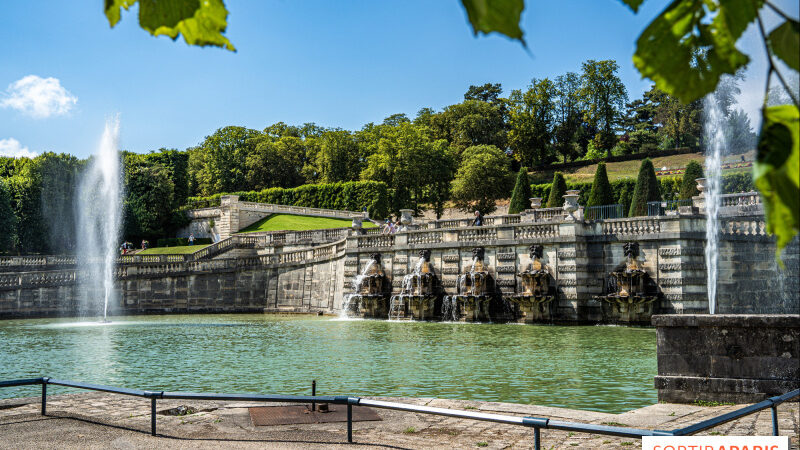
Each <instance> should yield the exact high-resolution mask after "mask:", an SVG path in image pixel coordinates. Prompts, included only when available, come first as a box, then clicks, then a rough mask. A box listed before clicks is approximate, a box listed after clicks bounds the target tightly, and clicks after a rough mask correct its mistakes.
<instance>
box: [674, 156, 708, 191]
mask: <svg viewBox="0 0 800 450" xmlns="http://www.w3.org/2000/svg"><path fill="white" fill-rule="evenodd" d="M698 178H703V166H701V165H700V163H698V162H697V161H689V164H687V165H686V170H685V171H684V172H683V180H681V191H680V193H679V196H678V197H679V198H680V199H684V200H685V199H691V198H692V197H694V196H695V195H700V191H699V190H698V189H697V179H698Z"/></svg>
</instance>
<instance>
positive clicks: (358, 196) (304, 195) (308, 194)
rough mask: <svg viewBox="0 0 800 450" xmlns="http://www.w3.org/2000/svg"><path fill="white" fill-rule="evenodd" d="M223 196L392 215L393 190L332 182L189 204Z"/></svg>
mask: <svg viewBox="0 0 800 450" xmlns="http://www.w3.org/2000/svg"><path fill="white" fill-rule="evenodd" d="M223 195H238V196H239V200H241V201H245V202H258V203H272V204H275V205H289V206H306V207H309V208H326V209H339V210H348V211H361V210H362V209H363V208H364V207H366V208H367V212H368V213H369V216H370V217H373V218H381V217H386V216H387V215H388V214H389V189H388V188H387V186H386V183H383V182H380V181H348V182H342V183H328V184H304V185H302V186H298V187H296V188H269V189H264V190H261V191H247V192H232V193H230V194H215V195H212V196H209V197H189V202H188V207H190V208H208V207H212V206H218V205H219V199H220V197H221V196H223Z"/></svg>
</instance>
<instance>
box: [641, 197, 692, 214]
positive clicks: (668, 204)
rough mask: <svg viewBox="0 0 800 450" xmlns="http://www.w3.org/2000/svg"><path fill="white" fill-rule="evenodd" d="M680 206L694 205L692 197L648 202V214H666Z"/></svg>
mask: <svg viewBox="0 0 800 450" xmlns="http://www.w3.org/2000/svg"><path fill="white" fill-rule="evenodd" d="M679 206H692V199H690V198H687V199H681V200H664V201H658V202H647V215H648V216H665V215H667V211H677V210H678V207H679Z"/></svg>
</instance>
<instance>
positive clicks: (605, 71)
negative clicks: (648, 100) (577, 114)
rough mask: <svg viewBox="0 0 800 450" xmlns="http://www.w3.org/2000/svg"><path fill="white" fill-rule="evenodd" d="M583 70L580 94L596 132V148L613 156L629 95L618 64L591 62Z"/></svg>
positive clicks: (604, 61) (607, 61) (606, 61)
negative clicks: (620, 75) (619, 73)
mask: <svg viewBox="0 0 800 450" xmlns="http://www.w3.org/2000/svg"><path fill="white" fill-rule="evenodd" d="M582 68H583V72H582V74H581V93H582V96H583V101H584V104H585V105H586V117H587V119H588V122H589V123H590V124H591V125H592V126H593V127H594V128H596V129H597V134H596V135H595V136H594V143H595V147H596V148H598V149H602V150H605V151H606V152H607V153H608V154H609V156H610V155H611V149H612V148H613V147H614V146H615V145H616V143H617V137H616V130H617V127H618V125H620V124H621V122H622V113H623V108H624V107H625V103H626V102H627V101H628V91H627V89H625V85H624V84H623V83H622V80H621V79H620V78H619V76H618V75H617V71H619V64H617V62H616V61H614V60H603V61H595V60H593V59H590V60H588V61H586V62H584V63H583V66H582Z"/></svg>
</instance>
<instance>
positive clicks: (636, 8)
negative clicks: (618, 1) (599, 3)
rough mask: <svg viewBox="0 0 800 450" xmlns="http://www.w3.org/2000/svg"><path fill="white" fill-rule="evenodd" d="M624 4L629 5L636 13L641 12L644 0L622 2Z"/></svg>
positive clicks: (623, 0) (624, 0)
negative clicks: (640, 8)
mask: <svg viewBox="0 0 800 450" xmlns="http://www.w3.org/2000/svg"><path fill="white" fill-rule="evenodd" d="M622 3H625V4H626V5H628V7H629V8H630V9H632V10H633V12H635V13H636V12H639V7H640V6H642V3H644V0H622Z"/></svg>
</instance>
